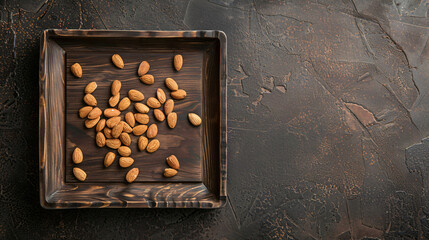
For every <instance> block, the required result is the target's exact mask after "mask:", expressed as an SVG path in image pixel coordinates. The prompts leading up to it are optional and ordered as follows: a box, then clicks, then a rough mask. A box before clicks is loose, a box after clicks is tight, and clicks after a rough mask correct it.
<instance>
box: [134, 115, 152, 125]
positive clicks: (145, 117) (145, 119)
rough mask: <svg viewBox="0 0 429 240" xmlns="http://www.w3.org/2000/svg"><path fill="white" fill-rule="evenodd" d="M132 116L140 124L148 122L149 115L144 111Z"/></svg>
mask: <svg viewBox="0 0 429 240" xmlns="http://www.w3.org/2000/svg"><path fill="white" fill-rule="evenodd" d="M134 118H135V119H136V121H137V122H139V123H140V124H148V123H149V115H147V114H145V113H136V114H134Z"/></svg>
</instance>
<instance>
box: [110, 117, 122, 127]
mask: <svg viewBox="0 0 429 240" xmlns="http://www.w3.org/2000/svg"><path fill="white" fill-rule="evenodd" d="M120 121H121V117H112V118H109V119H108V120H107V121H106V126H107V127H109V128H113V127H114V126H116V125H117V124H118V123H119V122H120Z"/></svg>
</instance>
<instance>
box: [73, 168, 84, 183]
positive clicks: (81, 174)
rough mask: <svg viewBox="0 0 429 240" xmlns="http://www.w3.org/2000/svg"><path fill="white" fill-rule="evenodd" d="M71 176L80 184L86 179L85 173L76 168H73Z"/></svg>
mask: <svg viewBox="0 0 429 240" xmlns="http://www.w3.org/2000/svg"><path fill="white" fill-rule="evenodd" d="M73 175H74V176H75V177H76V178H77V180H79V181H81V182H83V181H85V179H86V172H85V171H83V170H82V169H80V168H77V167H75V168H73Z"/></svg>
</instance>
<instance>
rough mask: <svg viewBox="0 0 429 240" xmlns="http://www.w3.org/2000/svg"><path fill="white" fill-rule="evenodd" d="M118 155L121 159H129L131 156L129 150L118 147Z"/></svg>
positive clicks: (124, 147)
mask: <svg viewBox="0 0 429 240" xmlns="http://www.w3.org/2000/svg"><path fill="white" fill-rule="evenodd" d="M118 153H119V155H121V156H123V157H129V156H130V155H131V148H129V147H127V146H120V147H119V148H118Z"/></svg>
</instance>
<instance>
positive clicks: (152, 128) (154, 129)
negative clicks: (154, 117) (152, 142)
mask: <svg viewBox="0 0 429 240" xmlns="http://www.w3.org/2000/svg"><path fill="white" fill-rule="evenodd" d="M157 134H158V127H157V126H156V124H151V125H150V126H149V128H148V129H147V132H146V136H147V137H148V138H155V137H156V135H157Z"/></svg>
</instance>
